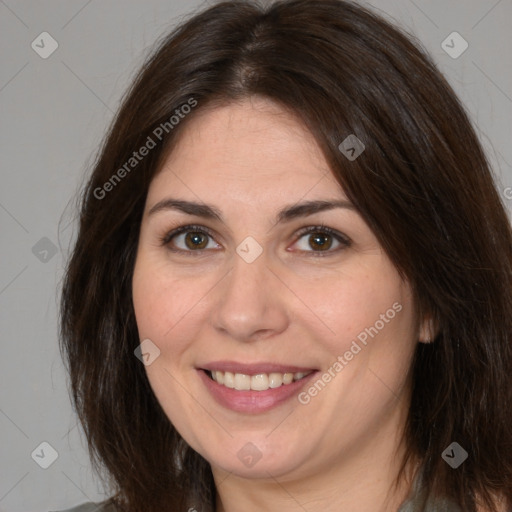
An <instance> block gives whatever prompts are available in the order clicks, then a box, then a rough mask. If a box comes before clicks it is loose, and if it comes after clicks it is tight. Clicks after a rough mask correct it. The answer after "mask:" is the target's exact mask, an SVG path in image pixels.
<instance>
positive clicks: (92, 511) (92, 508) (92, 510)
mask: <svg viewBox="0 0 512 512" xmlns="http://www.w3.org/2000/svg"><path fill="white" fill-rule="evenodd" d="M54 512H116V511H115V509H114V507H113V505H111V504H110V503H107V502H101V503H93V502H92V501H89V502H87V503H82V504H81V505H76V506H74V507H71V508H67V509H65V510H59V511H54Z"/></svg>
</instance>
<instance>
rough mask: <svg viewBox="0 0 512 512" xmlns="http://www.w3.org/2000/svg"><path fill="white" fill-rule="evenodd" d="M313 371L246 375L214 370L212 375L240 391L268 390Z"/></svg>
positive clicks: (223, 383)
mask: <svg viewBox="0 0 512 512" xmlns="http://www.w3.org/2000/svg"><path fill="white" fill-rule="evenodd" d="M310 373H311V372H297V373H275V372H274V373H270V374H266V373H260V374H258V375H252V376H251V375H245V374H243V373H232V372H221V371H219V370H213V371H211V372H210V375H211V377H212V379H213V380H214V381H216V382H217V383H219V384H222V385H224V386H226V387H227V388H231V389H236V390H238V391H248V390H253V391H266V390H267V389H270V388H279V387H281V386H282V385H287V384H291V383H292V382H293V381H296V380H300V379H303V378H304V377H306V375H309V374H310Z"/></svg>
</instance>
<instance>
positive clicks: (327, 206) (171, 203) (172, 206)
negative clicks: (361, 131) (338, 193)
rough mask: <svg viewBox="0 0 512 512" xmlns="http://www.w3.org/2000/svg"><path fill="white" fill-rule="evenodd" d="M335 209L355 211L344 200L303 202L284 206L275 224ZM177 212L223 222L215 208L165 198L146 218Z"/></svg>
mask: <svg viewBox="0 0 512 512" xmlns="http://www.w3.org/2000/svg"><path fill="white" fill-rule="evenodd" d="M335 208H346V209H349V210H353V211H356V207H355V206H354V205H353V204H352V203H351V202H350V201H346V200H340V201H323V200H316V201H305V202H302V203H296V204H292V205H289V206H286V207H285V208H283V209H282V210H280V211H279V212H278V214H277V215H276V218H275V222H274V223H275V224H277V223H280V222H289V221H291V220H293V219H297V218H299V217H306V216H308V215H313V214H314V213H318V212H323V211H327V210H333V209H335ZM167 210H177V211H180V212H183V213H186V214H188V215H196V216H197V217H204V218H205V219H212V220H218V221H220V222H224V220H223V218H222V213H221V211H220V210H219V209H217V208H216V207H215V206H212V205H209V204H205V203H197V202H193V201H185V200H183V199H173V198H166V199H163V200H162V201H159V202H158V203H156V204H155V205H154V206H153V207H152V208H151V209H150V210H149V212H148V216H150V215H154V214H155V213H157V212H161V211H167Z"/></svg>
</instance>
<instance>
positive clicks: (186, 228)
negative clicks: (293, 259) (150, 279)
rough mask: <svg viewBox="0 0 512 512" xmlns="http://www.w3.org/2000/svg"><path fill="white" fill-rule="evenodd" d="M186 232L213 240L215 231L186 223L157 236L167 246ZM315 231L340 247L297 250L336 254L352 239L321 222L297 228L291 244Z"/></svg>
mask: <svg viewBox="0 0 512 512" xmlns="http://www.w3.org/2000/svg"><path fill="white" fill-rule="evenodd" d="M187 232H197V233H202V234H205V235H207V236H209V237H210V238H212V239H213V240H215V237H216V235H215V233H214V232H213V231H212V230H211V229H209V228H207V227H206V226H201V225H195V224H187V225H182V226H178V227H176V228H173V229H171V230H170V231H167V232H166V233H165V234H164V235H163V236H161V237H159V240H160V244H161V245H162V246H167V245H169V243H170V242H171V240H172V239H173V238H174V237H176V236H179V235H181V234H183V233H187ZM317 232H321V233H326V234H328V235H330V236H332V237H334V238H335V239H336V240H337V241H338V242H339V243H340V244H341V247H340V248H338V249H335V250H326V251H299V252H302V253H305V254H309V255H312V256H314V257H324V256H329V255H331V254H337V253H338V252H340V251H341V250H343V249H346V248H348V247H350V246H351V245H352V241H351V240H350V238H349V237H348V236H346V235H345V234H343V233H340V232H339V231H337V230H335V229H332V228H330V227H328V226H326V225H324V224H322V223H320V224H316V225H310V226H305V227H304V228H301V229H299V230H298V231H297V232H296V234H295V240H294V242H293V244H296V243H297V241H299V240H300V239H301V238H302V237H303V236H304V235H307V234H310V233H317ZM216 243H217V242H216ZM169 250H170V251H172V252H176V253H181V254H183V253H186V254H187V255H194V256H197V255H201V254H202V253H204V251H206V250H207V249H198V250H184V249H171V248H169Z"/></svg>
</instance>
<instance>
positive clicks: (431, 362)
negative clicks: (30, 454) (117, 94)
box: [61, 0, 512, 512]
mask: <svg viewBox="0 0 512 512" xmlns="http://www.w3.org/2000/svg"><path fill="white" fill-rule="evenodd" d="M511 285H512V234H511V230H510V226H509V223H508V220H507V216H506V213H505V210H504V208H503V205H502V203H501V200H500V197H499V195H498V193H497V191H496V188H495V186H494V183H493V180H492V175H491V172H490V170H489V166H488V163H487V161H486V158H485V156H484V154H483V151H482V148H481V146H480V144H479V142H478V140H477V137H476V135H475V133H474V130H473V129H472V127H471V124H470V122H469V120H468V118H467V115H466V114H465V112H464V109H463V107H462V106H461V104H460V103H459V101H458V100H457V99H456V97H455V95H454V93H453V91H452V89H451V88H450V87H449V85H448V84H447V82H446V81H445V79H444V78H443V77H442V76H441V75H440V73H439V71H438V70H437V69H436V68H435V66H434V64H433V63H432V61H431V60H430V58H429V57H428V56H427V55H425V54H424V53H423V52H422V51H421V50H420V49H418V48H417V47H416V46H415V45H413V43H411V41H410V39H409V38H408V37H407V36H406V35H404V34H402V33H401V32H400V31H399V30H398V29H396V28H394V27H392V26H390V25H389V24H388V23H387V22H386V21H384V20H382V19H381V18H379V17H378V16H376V15H375V14H373V13H370V12H368V11H367V10H365V9H363V8H361V7H360V6H358V5H356V4H353V3H349V2H345V1H340V0H288V1H281V2H275V3H273V4H272V5H270V6H268V7H266V8H262V7H259V6H258V5H256V4H255V3H253V2H236V1H235V2H223V3H220V4H218V5H216V6H214V7H211V8H209V9H207V10H205V11H204V12H202V13H199V14H197V15H196V16H194V17H193V18H191V19H190V20H189V21H188V22H187V23H185V24H183V25H182V26H180V27H179V28H178V29H176V30H175V31H174V32H173V33H172V34H170V35H169V36H168V37H167V38H165V39H164V40H163V41H162V42H161V43H160V45H159V47H158V48H157V50H156V51H155V52H154V54H153V55H152V57H151V58H150V59H149V60H148V62H147V63H146V65H145V66H144V67H143V69H142V70H141V71H140V73H139V75H138V76H137V78H136V80H135V82H134V83H133V85H132V87H131V88H130V90H129V91H128V93H127V95H126V97H125V99H124V102H123V104H122V106H121V108H120V110H119V113H118V114H117V116H116V118H115V121H114V123H113V124H112V127H111V129H110V132H109V134H108V136H107V137H106V139H105V143H104V145H103V147H102V149H101V152H100V154H99V157H98V160H97V163H96V165H95V168H94V171H93V173H92V176H91V178H90V180H89V182H88V185H87V187H86V189H85V190H84V192H83V201H82V207H81V216H80V229H79V233H78V238H77V241H76V245H75V247H74V250H73V253H72V256H71V259H70V261H69V265H68V269H67V274H66V279H65V282H64V287H63V297H62V311H61V313H62V345H61V348H62V352H63V356H64V359H65V361H66V363H67V366H68V369H69V372H70V377H71V385H72V396H73V400H74V404H75V406H76V409H77V412H78V415H79V418H80V420H81V422H82V425H83V426H84V430H85V433H86V436H87V440H88V445H89V450H90V455H91V459H92V461H93V463H94V465H95V468H96V469H97V470H98V472H100V473H101V474H103V475H104V477H105V481H106V482H107V484H108V486H109V488H110V489H111V490H112V491H113V495H114V496H113V498H112V499H111V500H108V501H107V502H105V503H104V504H102V505H101V507H102V508H100V509H99V510H108V511H115V510H123V511H130V512H139V511H140V512H142V511H144V512H149V511H169V512H171V511H184V510H189V512H191V511H194V510H197V511H217V512H231V511H234V510H267V511H274V510H279V511H281V512H282V511H288V510H308V511H315V510H323V511H325V510H333V511H334V510H336V511H338V510H354V511H366V510H372V511H374V510H375V511H397V510H399V511H400V512H412V511H414V512H416V511H440V510H444V511H479V512H483V511H485V512H498V511H500V512H502V511H509V510H512V421H510V420H511V418H510V410H511V403H512V400H511V398H512V384H511V381H510V377H509V376H510V372H511V371H512V344H511V342H510V333H511V322H512V315H511V314H510V313H511V311H512V286H511ZM89 506H90V507H91V508H92V509H95V507H94V506H93V505H92V504H90V505H89ZM86 507H87V506H86ZM74 510H77V511H78V510H82V509H74ZM84 510H86V509H84Z"/></svg>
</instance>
